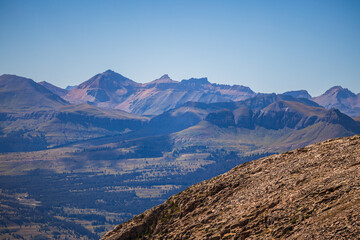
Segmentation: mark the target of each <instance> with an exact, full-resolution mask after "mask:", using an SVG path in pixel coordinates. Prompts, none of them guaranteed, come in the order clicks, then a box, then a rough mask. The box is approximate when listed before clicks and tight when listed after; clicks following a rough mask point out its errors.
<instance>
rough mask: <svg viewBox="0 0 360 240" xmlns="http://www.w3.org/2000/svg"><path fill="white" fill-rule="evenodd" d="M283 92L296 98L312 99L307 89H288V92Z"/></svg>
mask: <svg viewBox="0 0 360 240" xmlns="http://www.w3.org/2000/svg"><path fill="white" fill-rule="evenodd" d="M283 94H284V95H289V96H292V97H294V98H306V99H311V95H310V94H309V93H308V91H306V90H296V91H287V92H284V93H283Z"/></svg>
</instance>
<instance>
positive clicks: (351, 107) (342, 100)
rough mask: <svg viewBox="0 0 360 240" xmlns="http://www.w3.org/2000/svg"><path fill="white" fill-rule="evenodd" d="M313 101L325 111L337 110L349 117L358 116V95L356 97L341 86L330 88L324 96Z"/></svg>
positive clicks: (359, 100) (359, 104) (359, 111)
mask: <svg viewBox="0 0 360 240" xmlns="http://www.w3.org/2000/svg"><path fill="white" fill-rule="evenodd" d="M313 101H315V102H317V103H318V104H320V105H321V106H323V107H325V108H326V109H331V108H337V109H339V110H340V111H341V112H343V113H345V114H347V115H349V116H351V117H355V116H359V115H360V94H357V95H356V94H354V93H353V92H351V91H350V90H349V89H347V88H342V87H341V86H335V87H332V88H330V89H329V90H327V91H326V92H325V93H324V94H322V95H320V96H318V97H315V98H313Z"/></svg>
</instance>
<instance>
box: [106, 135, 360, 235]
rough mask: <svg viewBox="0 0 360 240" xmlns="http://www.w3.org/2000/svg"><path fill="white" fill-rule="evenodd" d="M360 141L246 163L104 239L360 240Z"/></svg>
mask: <svg viewBox="0 0 360 240" xmlns="http://www.w3.org/2000/svg"><path fill="white" fill-rule="evenodd" d="M359 182H360V136H353V137H348V138H341V139H333V140H328V141H325V142H322V143H318V144H315V145H311V146H308V147H304V148H301V149H298V150H294V151H291V152H286V153H284V154H281V155H273V156H270V157H266V158H262V159H259V160H256V161H253V162H249V163H245V164H242V165H240V166H238V167H235V168H234V169H232V170H231V171H229V172H227V173H225V174H223V175H220V176H218V177H215V178H212V179H210V180H208V181H204V182H201V183H199V184H196V185H194V186H192V187H190V188H188V189H187V190H185V191H183V192H181V193H179V194H177V195H174V196H172V197H171V198H169V199H168V200H167V201H166V202H165V203H163V204H161V205H159V206H157V207H154V208H152V209H150V210H148V211H146V212H145V213H143V214H141V215H139V216H137V217H135V218H133V219H132V220H130V221H128V222H126V223H123V224H121V225H119V226H117V227H116V228H115V229H114V230H113V231H111V232H109V233H108V234H106V235H105V236H104V237H103V238H102V239H139V238H141V239H245V238H248V239H269V238H286V239H299V238H301V239H357V237H358V236H359V235H360V224H359V223H360V217H359V214H358V209H359V208H360V199H359V195H360V190H359Z"/></svg>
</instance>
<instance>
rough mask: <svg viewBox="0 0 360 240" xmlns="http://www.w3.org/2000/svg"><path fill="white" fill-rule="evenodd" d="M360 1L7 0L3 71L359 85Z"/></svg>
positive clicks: (3, 2)
mask: <svg viewBox="0 0 360 240" xmlns="http://www.w3.org/2000/svg"><path fill="white" fill-rule="evenodd" d="M359 10H360V2H358V1H291V2H290V1H276V2H269V1H256V2H253V1H225V2H223V1H222V2H216V1H172V2H167V1H151V2H148V1H106V2H104V1H76V2H71V1H32V2H30V1H7V0H0V31H1V32H2V35H3V37H2V39H1V40H0V42H1V44H0V54H1V56H2V57H1V58H0V74H16V75H19V76H24V77H28V78H31V79H33V80H35V81H37V82H40V81H47V82H49V83H52V84H54V85H56V86H59V87H66V86H67V85H77V84H80V83H81V82H83V81H86V80H88V79H89V78H90V77H92V76H94V75H95V74H97V73H101V72H104V71H105V70H107V69H112V70H113V71H115V72H118V73H120V74H121V75H123V76H125V77H128V78H130V79H132V80H134V81H136V82H141V83H145V82H150V81H152V80H154V79H157V78H159V77H160V76H162V75H163V74H169V76H170V77H171V78H172V79H174V80H177V81H181V80H182V79H188V78H191V77H195V78H197V77H207V78H208V79H209V81H210V82H212V83H220V84H230V85H233V84H238V85H244V86H248V87H250V88H251V89H252V90H253V91H255V92H276V93H282V92H285V91H290V90H300V89H305V90H307V91H309V93H310V94H311V95H312V96H318V95H320V94H322V93H323V92H325V91H326V90H327V89H329V88H330V87H333V86H335V85H341V86H342V87H344V88H349V89H350V90H351V91H353V92H354V93H359V92H360V84H358V82H359V78H360V68H359V66H360V14H359V12H360V11H359Z"/></svg>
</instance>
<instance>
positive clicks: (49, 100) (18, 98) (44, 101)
mask: <svg viewBox="0 0 360 240" xmlns="http://www.w3.org/2000/svg"><path fill="white" fill-rule="evenodd" d="M66 105H69V103H68V102H66V101H65V100H64V99H62V98H61V97H59V96H58V95H56V94H54V93H53V92H51V91H49V90H48V89H46V88H45V87H43V86H41V85H40V84H37V83H36V82H34V81H33V80H31V79H28V78H23V77H19V76H16V75H9V74H4V75H1V76H0V106H1V108H2V109H3V110H10V111H14V110H28V109H39V108H40V109H49V108H54V107H61V106H66Z"/></svg>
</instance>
